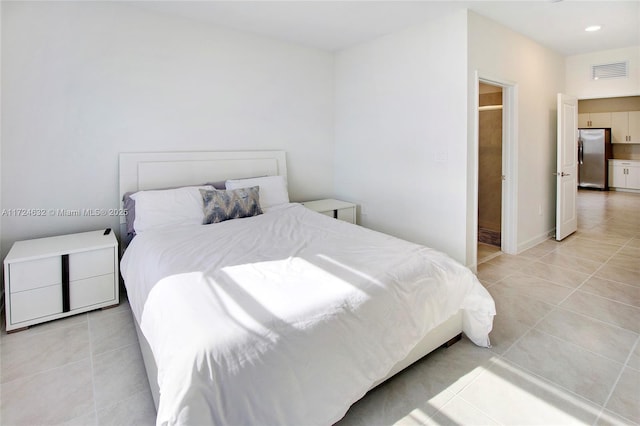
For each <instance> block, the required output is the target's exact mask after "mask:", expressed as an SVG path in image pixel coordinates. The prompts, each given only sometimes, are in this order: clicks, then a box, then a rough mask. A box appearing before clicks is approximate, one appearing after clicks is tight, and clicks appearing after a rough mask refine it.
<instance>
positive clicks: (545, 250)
mask: <svg viewBox="0 0 640 426" xmlns="http://www.w3.org/2000/svg"><path fill="white" fill-rule="evenodd" d="M558 247H560V243H559V242H558V241H556V240H546V241H543V242H541V243H540V244H538V245H536V246H535V247H532V248H530V249H528V250H525V251H524V252H522V253H521V254H520V256H524V257H531V258H535V259H538V258H541V257H543V256H546V255H547V254H549V253H551V252H552V251H554V250H555V249H557V248H558Z"/></svg>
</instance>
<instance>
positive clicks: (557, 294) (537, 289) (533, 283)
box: [492, 273, 573, 305]
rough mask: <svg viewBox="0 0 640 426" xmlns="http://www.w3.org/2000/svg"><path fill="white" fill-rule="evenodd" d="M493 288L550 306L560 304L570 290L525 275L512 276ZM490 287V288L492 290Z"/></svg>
mask: <svg viewBox="0 0 640 426" xmlns="http://www.w3.org/2000/svg"><path fill="white" fill-rule="evenodd" d="M493 287H497V288H498V289H500V290H502V289H504V290H505V291H507V290H508V291H515V292H518V293H519V294H520V295H523V296H527V297H530V298H532V299H536V300H541V301H543V302H546V303H550V304H552V305H557V304H559V303H560V302H562V301H563V300H564V299H565V298H566V297H567V296H568V295H569V294H571V292H572V291H573V290H572V289H570V288H568V287H563V286H560V285H557V284H554V283H551V282H549V281H547V280H545V279H542V278H538V277H533V276H530V275H525V274H521V273H518V274H514V275H511V276H509V277H507V278H505V279H503V280H502V281H500V282H498V283H496V284H495V285H494V286H493ZM493 287H492V288H493Z"/></svg>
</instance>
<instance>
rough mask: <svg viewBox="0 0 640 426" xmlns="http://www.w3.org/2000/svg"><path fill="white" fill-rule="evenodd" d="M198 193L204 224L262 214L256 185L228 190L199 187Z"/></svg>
mask: <svg viewBox="0 0 640 426" xmlns="http://www.w3.org/2000/svg"><path fill="white" fill-rule="evenodd" d="M200 193H201V194H202V200H203V202H204V221H203V222H202V223H203V224H204V225H208V224H210V223H218V222H223V221H225V220H229V219H239V218H241V217H251V216H257V215H259V214H262V209H261V208H260V187H258V186H252V187H251V188H238V189H233V190H228V191H218V190H213V191H209V190H206V189H201V190H200Z"/></svg>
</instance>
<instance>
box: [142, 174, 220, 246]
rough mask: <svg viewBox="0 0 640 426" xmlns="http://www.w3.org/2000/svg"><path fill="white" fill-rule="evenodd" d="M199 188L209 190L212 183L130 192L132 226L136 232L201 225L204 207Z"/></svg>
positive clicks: (211, 187) (211, 188)
mask: <svg viewBox="0 0 640 426" xmlns="http://www.w3.org/2000/svg"><path fill="white" fill-rule="evenodd" d="M200 188H202V189H208V190H213V189H214V188H213V186H209V185H205V186H188V187H183V188H176V189H163V190H154V191H138V192H136V193H135V194H132V195H131V198H133V199H134V200H135V202H136V218H135V220H134V222H133V228H134V230H135V231H136V234H139V233H141V232H144V231H147V230H149V229H153V228H159V227H166V226H175V225H184V224H194V225H196V224H199V225H201V224H202V221H203V220H204V210H203V205H204V203H203V201H202V194H200Z"/></svg>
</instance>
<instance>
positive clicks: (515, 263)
mask: <svg viewBox="0 0 640 426" xmlns="http://www.w3.org/2000/svg"><path fill="white" fill-rule="evenodd" d="M533 262H534V260H533V259H532V258H529V257H520V256H513V255H510V254H502V255H500V256H498V257H494V258H493V259H491V260H490V261H488V262H487V263H489V264H491V265H494V266H499V267H503V268H506V269H510V270H512V271H514V272H515V271H518V270H520V269H522V268H524V267H525V266H527V265H530V264H531V263H533Z"/></svg>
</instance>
